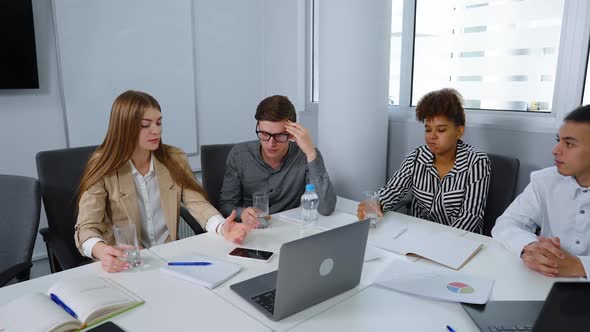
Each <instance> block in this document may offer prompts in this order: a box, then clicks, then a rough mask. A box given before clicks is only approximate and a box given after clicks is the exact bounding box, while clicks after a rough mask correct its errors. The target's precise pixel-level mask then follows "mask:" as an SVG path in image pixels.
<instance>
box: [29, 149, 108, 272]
mask: <svg viewBox="0 0 590 332" xmlns="http://www.w3.org/2000/svg"><path fill="white" fill-rule="evenodd" d="M96 148H97V146H96V145H94V146H84V147H79V148H72V149H60V150H52V151H41V152H39V153H37V174H38V176H39V182H40V183H41V196H42V197H43V206H44V208H45V214H46V215H47V225H48V227H47V228H43V229H41V230H39V233H40V234H41V235H42V236H43V240H44V241H45V246H46V248H47V255H48V258H49V267H50V269H51V273H54V272H59V271H62V270H67V269H71V268H73V267H77V266H80V265H83V264H86V263H89V262H91V260H90V259H89V258H87V257H83V256H82V255H80V253H79V252H78V249H77V248H76V245H75V243H74V225H75V224H76V219H77V217H78V213H77V207H76V202H77V195H78V186H79V185H80V180H81V178H82V173H83V172H84V168H85V167H86V163H87V162H88V158H90V155H91V154H92V152H94V150H96Z"/></svg>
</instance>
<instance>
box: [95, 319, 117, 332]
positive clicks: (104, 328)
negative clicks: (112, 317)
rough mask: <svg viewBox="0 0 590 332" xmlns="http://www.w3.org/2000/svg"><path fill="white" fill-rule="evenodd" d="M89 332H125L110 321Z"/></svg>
mask: <svg viewBox="0 0 590 332" xmlns="http://www.w3.org/2000/svg"><path fill="white" fill-rule="evenodd" d="M88 332H125V330H123V329H122V328H120V327H119V325H117V324H115V323H113V322H111V321H109V322H106V323H104V324H100V325H98V326H95V327H93V328H91V329H90V330H88Z"/></svg>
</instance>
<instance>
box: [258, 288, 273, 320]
mask: <svg viewBox="0 0 590 332" xmlns="http://www.w3.org/2000/svg"><path fill="white" fill-rule="evenodd" d="M276 293H277V290H276V289H273V290H271V291H268V292H266V293H262V294H260V295H256V296H254V297H253V298H252V300H253V301H254V302H256V303H258V305H260V306H261V307H263V308H264V309H265V310H266V311H268V312H270V313H271V314H274V312H275V294H276Z"/></svg>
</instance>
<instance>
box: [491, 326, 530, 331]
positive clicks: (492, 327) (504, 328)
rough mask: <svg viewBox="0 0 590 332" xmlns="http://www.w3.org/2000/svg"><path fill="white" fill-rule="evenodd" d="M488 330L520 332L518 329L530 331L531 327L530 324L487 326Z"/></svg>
mask: <svg viewBox="0 0 590 332" xmlns="http://www.w3.org/2000/svg"><path fill="white" fill-rule="evenodd" d="M489 329H490V332H520V331H532V330H533V327H532V326H530V325H516V326H512V327H510V326H508V327H507V326H503V325H497V326H489Z"/></svg>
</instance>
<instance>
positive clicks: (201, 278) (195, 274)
mask: <svg viewBox="0 0 590 332" xmlns="http://www.w3.org/2000/svg"><path fill="white" fill-rule="evenodd" d="M172 261H174V262H183V263H186V264H185V265H175V266H171V265H167V266H163V267H161V268H160V271H162V272H163V273H167V274H170V275H173V276H175V277H177V278H180V279H183V280H186V281H190V282H194V283H196V284H199V285H202V286H205V287H207V288H215V287H217V286H219V285H220V284H221V283H223V282H225V281H226V280H228V279H229V278H231V277H233V276H234V275H236V274H237V273H238V272H240V270H241V269H242V267H241V266H240V265H238V264H235V263H229V262H225V261H222V260H219V259H214V258H211V257H206V256H194V255H193V256H184V257H177V258H174V259H173V260H171V262H172ZM191 262H193V263H195V265H190V263H191ZM198 263H210V264H203V265H197V264H198ZM169 264H170V262H169Z"/></svg>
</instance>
